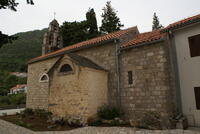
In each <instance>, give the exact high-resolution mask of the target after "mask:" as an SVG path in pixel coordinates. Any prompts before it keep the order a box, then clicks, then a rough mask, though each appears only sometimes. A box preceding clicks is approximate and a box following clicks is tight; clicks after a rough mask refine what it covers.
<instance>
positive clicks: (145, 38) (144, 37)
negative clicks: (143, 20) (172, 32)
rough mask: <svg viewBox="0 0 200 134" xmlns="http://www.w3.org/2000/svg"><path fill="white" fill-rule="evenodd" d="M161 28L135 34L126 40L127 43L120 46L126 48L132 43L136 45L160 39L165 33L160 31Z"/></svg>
mask: <svg viewBox="0 0 200 134" xmlns="http://www.w3.org/2000/svg"><path fill="white" fill-rule="evenodd" d="M160 31H161V30H155V31H153V32H146V33H141V34H139V35H137V36H136V37H135V38H134V39H133V40H130V41H128V42H127V43H125V44H123V46H121V48H126V47H129V46H133V45H138V44H141V43H147V42H151V41H155V40H159V39H162V38H163V37H164V36H165V34H164V33H161V32H160Z"/></svg>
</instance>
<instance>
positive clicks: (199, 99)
mask: <svg viewBox="0 0 200 134" xmlns="http://www.w3.org/2000/svg"><path fill="white" fill-rule="evenodd" d="M194 94H195V100H196V107H197V110H200V87H195V88H194Z"/></svg>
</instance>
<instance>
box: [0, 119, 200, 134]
mask: <svg viewBox="0 0 200 134" xmlns="http://www.w3.org/2000/svg"><path fill="white" fill-rule="evenodd" d="M0 134H200V131H199V132H198V131H192V130H163V131H161V130H155V131H153V130H139V131H138V130H136V129H134V128H125V127H84V128H78V129H74V130H70V131H57V132H55V131H53V132H33V131H31V130H28V129H26V128H23V127H20V126H17V125H14V124H12V123H9V122H7V121H3V120H0Z"/></svg>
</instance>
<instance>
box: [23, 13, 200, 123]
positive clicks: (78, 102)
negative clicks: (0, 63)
mask: <svg viewBox="0 0 200 134" xmlns="http://www.w3.org/2000/svg"><path fill="white" fill-rule="evenodd" d="M199 68H200V15H196V16H193V17H189V18H187V19H183V20H181V21H178V22H175V23H173V24H170V25H169V26H167V27H165V28H163V29H161V30H155V31H151V32H145V33H140V32H139V30H138V28H137V27H131V28H128V29H125V30H120V31H117V32H113V33H110V34H106V35H102V36H100V37H97V38H93V39H90V40H87V41H83V42H80V43H77V44H74V45H71V46H67V47H64V48H63V43H62V37H61V35H60V32H59V24H58V22H57V21H56V20H53V21H52V22H51V23H50V26H49V31H48V32H47V33H46V34H45V35H44V41H43V46H42V56H39V57H36V58H34V59H31V60H30V61H29V63H28V89H29V90H28V93H27V104H26V105H27V107H28V108H40V109H46V110H49V111H51V112H52V113H53V114H55V115H57V116H61V117H65V116H81V117H83V118H85V119H87V118H89V117H91V116H95V115H96V112H97V109H98V107H100V106H102V105H104V104H109V105H111V106H117V107H119V108H121V109H122V110H123V112H124V113H125V118H126V119H133V120H134V119H137V118H138V117H140V116H142V114H143V113H144V112H147V111H155V112H159V113H160V114H161V115H162V118H163V119H164V120H169V119H170V118H171V117H174V116H176V115H178V114H183V115H184V116H185V117H186V118H187V120H188V122H189V125H190V126H200V71H199Z"/></svg>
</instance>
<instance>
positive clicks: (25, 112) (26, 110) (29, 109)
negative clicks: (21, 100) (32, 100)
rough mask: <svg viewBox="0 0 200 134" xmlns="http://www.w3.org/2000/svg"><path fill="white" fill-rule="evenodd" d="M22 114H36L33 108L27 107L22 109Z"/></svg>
mask: <svg viewBox="0 0 200 134" xmlns="http://www.w3.org/2000/svg"><path fill="white" fill-rule="evenodd" d="M22 115H34V112H33V109H31V108H26V109H25V110H24V111H22Z"/></svg>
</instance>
